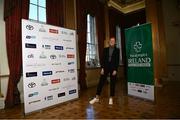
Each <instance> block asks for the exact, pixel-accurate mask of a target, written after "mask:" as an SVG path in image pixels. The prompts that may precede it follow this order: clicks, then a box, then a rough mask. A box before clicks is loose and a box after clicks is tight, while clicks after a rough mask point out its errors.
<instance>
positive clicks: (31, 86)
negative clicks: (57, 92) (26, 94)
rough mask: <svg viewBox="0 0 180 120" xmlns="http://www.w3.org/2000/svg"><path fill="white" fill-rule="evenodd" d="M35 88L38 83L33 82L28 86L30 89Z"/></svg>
mask: <svg viewBox="0 0 180 120" xmlns="http://www.w3.org/2000/svg"><path fill="white" fill-rule="evenodd" d="M34 87H36V83H34V82H31V83H29V84H28V88H34Z"/></svg>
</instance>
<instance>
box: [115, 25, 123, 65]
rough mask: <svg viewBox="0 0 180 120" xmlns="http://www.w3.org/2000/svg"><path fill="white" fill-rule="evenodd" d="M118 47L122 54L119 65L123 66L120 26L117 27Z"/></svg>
mask: <svg viewBox="0 0 180 120" xmlns="http://www.w3.org/2000/svg"><path fill="white" fill-rule="evenodd" d="M116 47H117V48H119V50H120V52H119V54H120V55H119V57H120V58H119V60H120V61H119V64H120V65H123V61H122V44H121V28H120V26H119V25H117V26H116Z"/></svg>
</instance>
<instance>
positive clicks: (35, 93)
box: [28, 92, 39, 97]
mask: <svg viewBox="0 0 180 120" xmlns="http://www.w3.org/2000/svg"><path fill="white" fill-rule="evenodd" d="M38 94H39V93H38V92H33V93H30V94H29V95H28V97H32V96H35V95H38Z"/></svg>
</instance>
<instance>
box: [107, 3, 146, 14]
mask: <svg viewBox="0 0 180 120" xmlns="http://www.w3.org/2000/svg"><path fill="white" fill-rule="evenodd" d="M108 6H109V7H113V8H115V9H117V10H118V11H121V12H122V13H124V14H126V13H130V12H133V11H136V10H140V9H143V8H145V0H142V1H140V2H137V3H133V4H130V5H127V6H125V7H122V6H121V5H119V4H118V3H116V2H114V1H113V0H109V1H108Z"/></svg>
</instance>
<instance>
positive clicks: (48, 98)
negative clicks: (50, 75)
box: [44, 95, 53, 101]
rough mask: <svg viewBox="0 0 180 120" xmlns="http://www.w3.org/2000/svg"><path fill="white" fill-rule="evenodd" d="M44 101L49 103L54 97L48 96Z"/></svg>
mask: <svg viewBox="0 0 180 120" xmlns="http://www.w3.org/2000/svg"><path fill="white" fill-rule="evenodd" d="M44 100H47V101H48V100H53V96H52V95H50V96H47V97H45V98H44Z"/></svg>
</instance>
